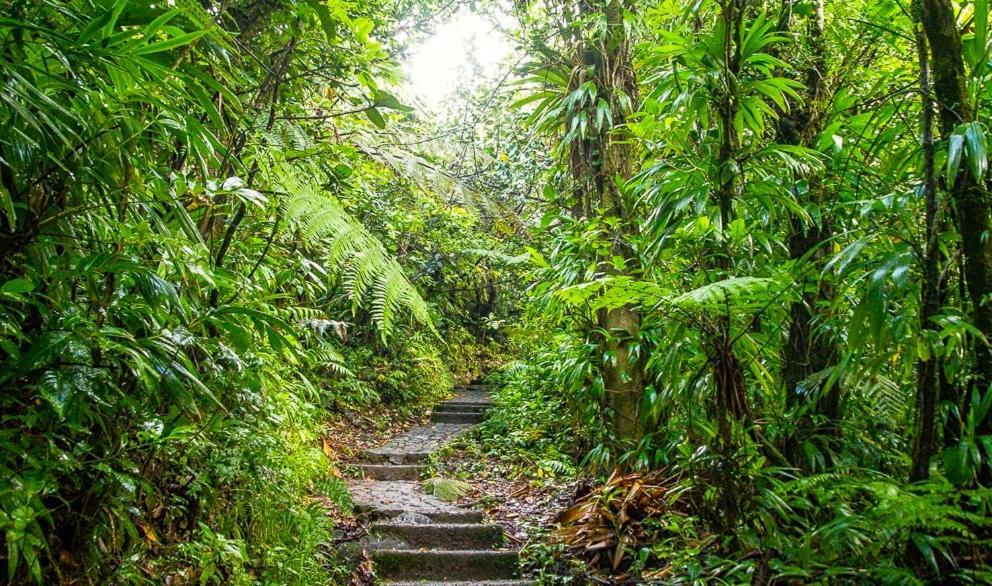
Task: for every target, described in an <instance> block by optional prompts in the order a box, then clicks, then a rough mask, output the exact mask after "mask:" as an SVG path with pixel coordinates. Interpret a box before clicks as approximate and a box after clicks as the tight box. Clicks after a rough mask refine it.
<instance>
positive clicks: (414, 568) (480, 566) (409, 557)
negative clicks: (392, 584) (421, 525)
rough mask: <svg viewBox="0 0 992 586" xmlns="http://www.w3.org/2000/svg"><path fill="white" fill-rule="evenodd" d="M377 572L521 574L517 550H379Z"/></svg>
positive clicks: (396, 575)
mask: <svg viewBox="0 0 992 586" xmlns="http://www.w3.org/2000/svg"><path fill="white" fill-rule="evenodd" d="M372 560H373V561H374V562H375V572H376V575H378V576H380V577H382V578H385V579H393V580H407V581H410V580H413V581H416V580H426V581H431V580H433V581H438V580H440V581H444V580H463V581H473V580H477V581H478V580H482V581H485V580H506V579H510V578H517V577H519V575H520V558H519V554H518V553H517V552H516V551H507V550H452V549H429V550H423V549H410V550H405V549H379V550H375V551H373V552H372Z"/></svg>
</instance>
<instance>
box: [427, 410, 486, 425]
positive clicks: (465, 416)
mask: <svg viewBox="0 0 992 586" xmlns="http://www.w3.org/2000/svg"><path fill="white" fill-rule="evenodd" d="M485 418H486V416H485V414H483V413H472V412H465V411H455V412H439V411H435V412H433V413H431V421H434V422H435V423H482V420H483V419H485Z"/></svg>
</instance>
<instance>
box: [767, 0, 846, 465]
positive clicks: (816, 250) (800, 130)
mask: <svg viewBox="0 0 992 586" xmlns="http://www.w3.org/2000/svg"><path fill="white" fill-rule="evenodd" d="M786 10H789V11H790V13H789V14H783V15H782V18H781V19H780V24H779V27H780V28H781V29H782V30H788V29H789V28H790V25H791V22H790V17H791V5H790V6H789V7H787V8H786ZM824 28H825V21H824V0H817V1H816V3H815V12H814V14H813V15H812V16H811V17H810V19H809V26H808V34H807V39H808V44H809V49H810V62H809V64H808V67H807V68H806V72H807V73H806V78H805V79H804V80H803V81H804V86H805V95H804V96H803V98H804V100H803V104H802V105H801V106H798V107H797V108H796V109H795V110H794V111H793V112H790V113H783V114H782V115H781V117H780V118H779V123H778V129H777V130H778V137H777V140H778V141H779V142H781V143H784V144H793V145H801V146H805V147H810V146H811V145H813V144H814V142H815V140H816V137H817V136H818V135H819V134H820V132H821V131H822V130H823V124H824V119H825V110H826V107H827V106H829V104H830V96H829V95H828V91H829V88H828V87H827V84H826V73H827V62H826V47H825V45H824V37H823V33H824ZM807 180H808V182H809V193H808V195H807V199H806V201H804V202H802V203H803V204H806V205H809V204H814V205H821V209H822V203H823V199H824V198H823V187H822V182H821V177H819V176H810V177H807ZM791 228H792V233H791V234H790V235H789V239H788V245H789V258H790V259H792V260H794V261H796V266H797V267H798V269H799V274H798V276H797V285H798V287H799V288H800V290H801V291H802V295H801V299H800V300H799V301H798V302H796V303H793V304H792V305H791V306H790V308H789V333H788V340H787V342H786V344H785V347H784V348H783V351H782V378H783V381H784V383H785V392H786V405H787V406H789V407H790V408H795V407H799V406H801V405H803V404H804V403H806V402H808V401H815V404H814V405H813V409H814V410H815V412H817V413H820V414H822V415H824V416H825V417H826V419H827V420H828V421H830V422H831V424H830V428H829V429H828V430H827V431H829V432H831V433H832V434H834V435H837V434H838V430H839V426H838V425H837V424H836V421H837V420H838V419H839V418H840V414H841V387H840V384H839V382H835V383H834V384H832V385H830V386H829V387H828V386H826V385H825V384H824V383H823V382H822V381H821V382H817V383H816V384H813V385H808V384H807V383H808V382H809V381H810V380H811V379H812V378H813V377H814V376H815V375H817V374H819V373H822V372H823V371H824V370H826V369H827V368H829V367H830V366H832V365H834V364H836V363H837V358H838V356H839V352H838V351H837V345H836V343H835V341H834V340H832V339H830V338H828V337H827V336H825V335H822V334H819V333H818V332H816V323H817V322H818V321H821V320H822V318H823V314H822V310H821V309H820V307H821V305H822V302H824V301H827V300H830V299H832V298H833V296H834V292H833V290H832V288H831V287H829V286H828V284H827V283H825V282H824V281H823V280H822V279H819V278H817V284H816V287H815V288H812V287H810V280H811V276H818V275H820V274H821V273H822V268H823V266H824V263H825V262H826V259H827V256H828V254H827V250H826V249H825V247H824V243H825V242H827V241H828V240H830V238H831V237H832V236H833V231H832V229H831V226H830V219H829V218H828V217H826V216H825V215H823V214H822V213H821V214H820V216H819V217H816V216H814V217H813V219H812V223H811V224H810V225H805V224H804V223H803V221H802V220H801V219H800V218H798V217H793V218H792V226H791ZM809 426H810V422H809V419H808V418H804V419H803V421H802V422H800V428H806V427H809ZM804 433H805V431H804V429H800V430H799V433H798V434H797V435H796V436H795V437H792V438H789V439H788V440H787V441H786V455H787V456H788V458H789V460H790V461H792V462H796V461H797V460H798V445H799V437H800V436H802V435H803V434H804Z"/></svg>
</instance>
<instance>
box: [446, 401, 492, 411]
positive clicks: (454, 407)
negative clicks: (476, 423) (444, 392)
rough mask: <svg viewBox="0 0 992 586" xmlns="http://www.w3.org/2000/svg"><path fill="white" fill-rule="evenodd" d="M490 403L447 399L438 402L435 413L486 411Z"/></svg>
mask: <svg viewBox="0 0 992 586" xmlns="http://www.w3.org/2000/svg"><path fill="white" fill-rule="evenodd" d="M489 407H490V406H489V405H486V404H485V403H467V402H464V401H445V402H444V403H438V405H437V406H436V407H434V412H435V413H439V412H440V413H452V412H462V413H484V412H485V411H486V410H487V409H489Z"/></svg>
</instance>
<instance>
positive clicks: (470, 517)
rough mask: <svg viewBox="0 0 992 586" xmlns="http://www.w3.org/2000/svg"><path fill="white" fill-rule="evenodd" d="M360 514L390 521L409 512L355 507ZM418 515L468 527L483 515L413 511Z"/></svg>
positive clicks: (467, 512) (479, 512)
mask: <svg viewBox="0 0 992 586" xmlns="http://www.w3.org/2000/svg"><path fill="white" fill-rule="evenodd" d="M355 509H356V510H358V512H360V513H366V514H369V515H370V516H374V517H376V518H382V519H391V518H393V517H398V516H400V515H402V514H404V513H409V512H411V511H410V510H409V509H399V508H396V509H390V508H384V507H364V506H358V507H355ZM413 512H415V513H416V514H418V515H424V516H425V517H427V518H428V519H430V520H431V522H432V523H454V524H459V525H468V524H471V523H481V522H482V517H483V513H482V511H473V510H471V509H462V510H454V511H426V510H422V511H413Z"/></svg>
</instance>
